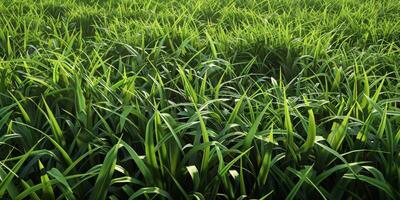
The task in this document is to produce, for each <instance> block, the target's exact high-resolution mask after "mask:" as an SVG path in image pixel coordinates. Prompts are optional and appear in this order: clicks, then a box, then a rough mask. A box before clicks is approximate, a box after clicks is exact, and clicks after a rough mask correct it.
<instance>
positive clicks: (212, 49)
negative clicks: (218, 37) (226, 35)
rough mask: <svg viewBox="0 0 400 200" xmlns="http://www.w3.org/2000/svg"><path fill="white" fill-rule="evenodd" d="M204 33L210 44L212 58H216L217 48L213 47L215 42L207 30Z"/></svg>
mask: <svg viewBox="0 0 400 200" xmlns="http://www.w3.org/2000/svg"><path fill="white" fill-rule="evenodd" d="M205 34H206V38H207V40H208V42H209V44H210V48H211V53H212V56H213V58H218V53H217V49H216V48H215V44H214V41H213V39H212V37H211V35H210V34H209V33H208V32H205Z"/></svg>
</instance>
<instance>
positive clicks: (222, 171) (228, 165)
mask: <svg viewBox="0 0 400 200" xmlns="http://www.w3.org/2000/svg"><path fill="white" fill-rule="evenodd" d="M252 148H253V147H250V148H249V149H247V150H246V151H244V152H243V153H241V154H240V155H238V156H237V157H236V158H234V159H233V160H232V161H230V162H229V163H228V164H226V165H225V167H224V168H222V169H221V170H219V172H218V174H219V175H220V176H224V175H225V174H226V172H228V170H229V169H230V168H231V167H232V166H233V164H235V163H236V162H237V161H238V160H239V159H240V158H242V157H243V156H244V155H246V153H247V152H249V151H250V150H251V149H252Z"/></svg>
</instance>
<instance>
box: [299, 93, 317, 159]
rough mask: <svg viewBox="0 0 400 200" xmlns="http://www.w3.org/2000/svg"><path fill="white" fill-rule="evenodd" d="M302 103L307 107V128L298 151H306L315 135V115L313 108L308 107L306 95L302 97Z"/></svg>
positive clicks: (313, 140) (313, 141) (312, 142)
mask: <svg viewBox="0 0 400 200" xmlns="http://www.w3.org/2000/svg"><path fill="white" fill-rule="evenodd" d="M304 103H305V104H306V106H307V107H308V129H307V139H306V141H305V142H304V144H303V145H302V146H301V147H300V150H299V151H300V153H302V152H307V151H308V150H310V149H311V148H312V147H313V146H314V143H315V136H316V132H317V130H316V124H315V117H314V112H313V110H312V109H311V108H310V107H309V106H310V104H309V103H308V101H307V99H306V97H304Z"/></svg>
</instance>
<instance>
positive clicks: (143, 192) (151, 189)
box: [128, 187, 173, 200]
mask: <svg viewBox="0 0 400 200" xmlns="http://www.w3.org/2000/svg"><path fill="white" fill-rule="evenodd" d="M146 194H158V195H160V196H163V197H165V198H167V199H171V200H172V199H173V198H172V197H171V195H170V194H169V193H168V192H167V191H165V190H162V189H160V188H158V187H145V188H141V189H139V190H138V191H136V192H135V193H133V194H132V195H131V196H130V197H129V199H128V200H133V199H136V198H138V197H140V196H142V195H146Z"/></svg>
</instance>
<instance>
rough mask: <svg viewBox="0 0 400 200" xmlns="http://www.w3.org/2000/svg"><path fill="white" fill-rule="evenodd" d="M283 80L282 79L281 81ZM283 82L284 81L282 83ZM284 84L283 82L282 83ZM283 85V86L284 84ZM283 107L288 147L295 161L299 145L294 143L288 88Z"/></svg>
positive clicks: (284, 91)
mask: <svg viewBox="0 0 400 200" xmlns="http://www.w3.org/2000/svg"><path fill="white" fill-rule="evenodd" d="M280 82H282V81H280ZM281 84H282V83H281ZM282 85H283V84H282ZM282 87H283V86H282ZM283 109H284V114H285V121H284V126H285V129H286V131H287V148H288V149H289V152H290V154H291V155H292V157H293V159H294V161H295V162H297V159H298V158H297V146H296V144H295V143H294V132H293V124H292V120H291V118H290V113H289V104H288V101H287V97H286V89H284V88H283Z"/></svg>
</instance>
